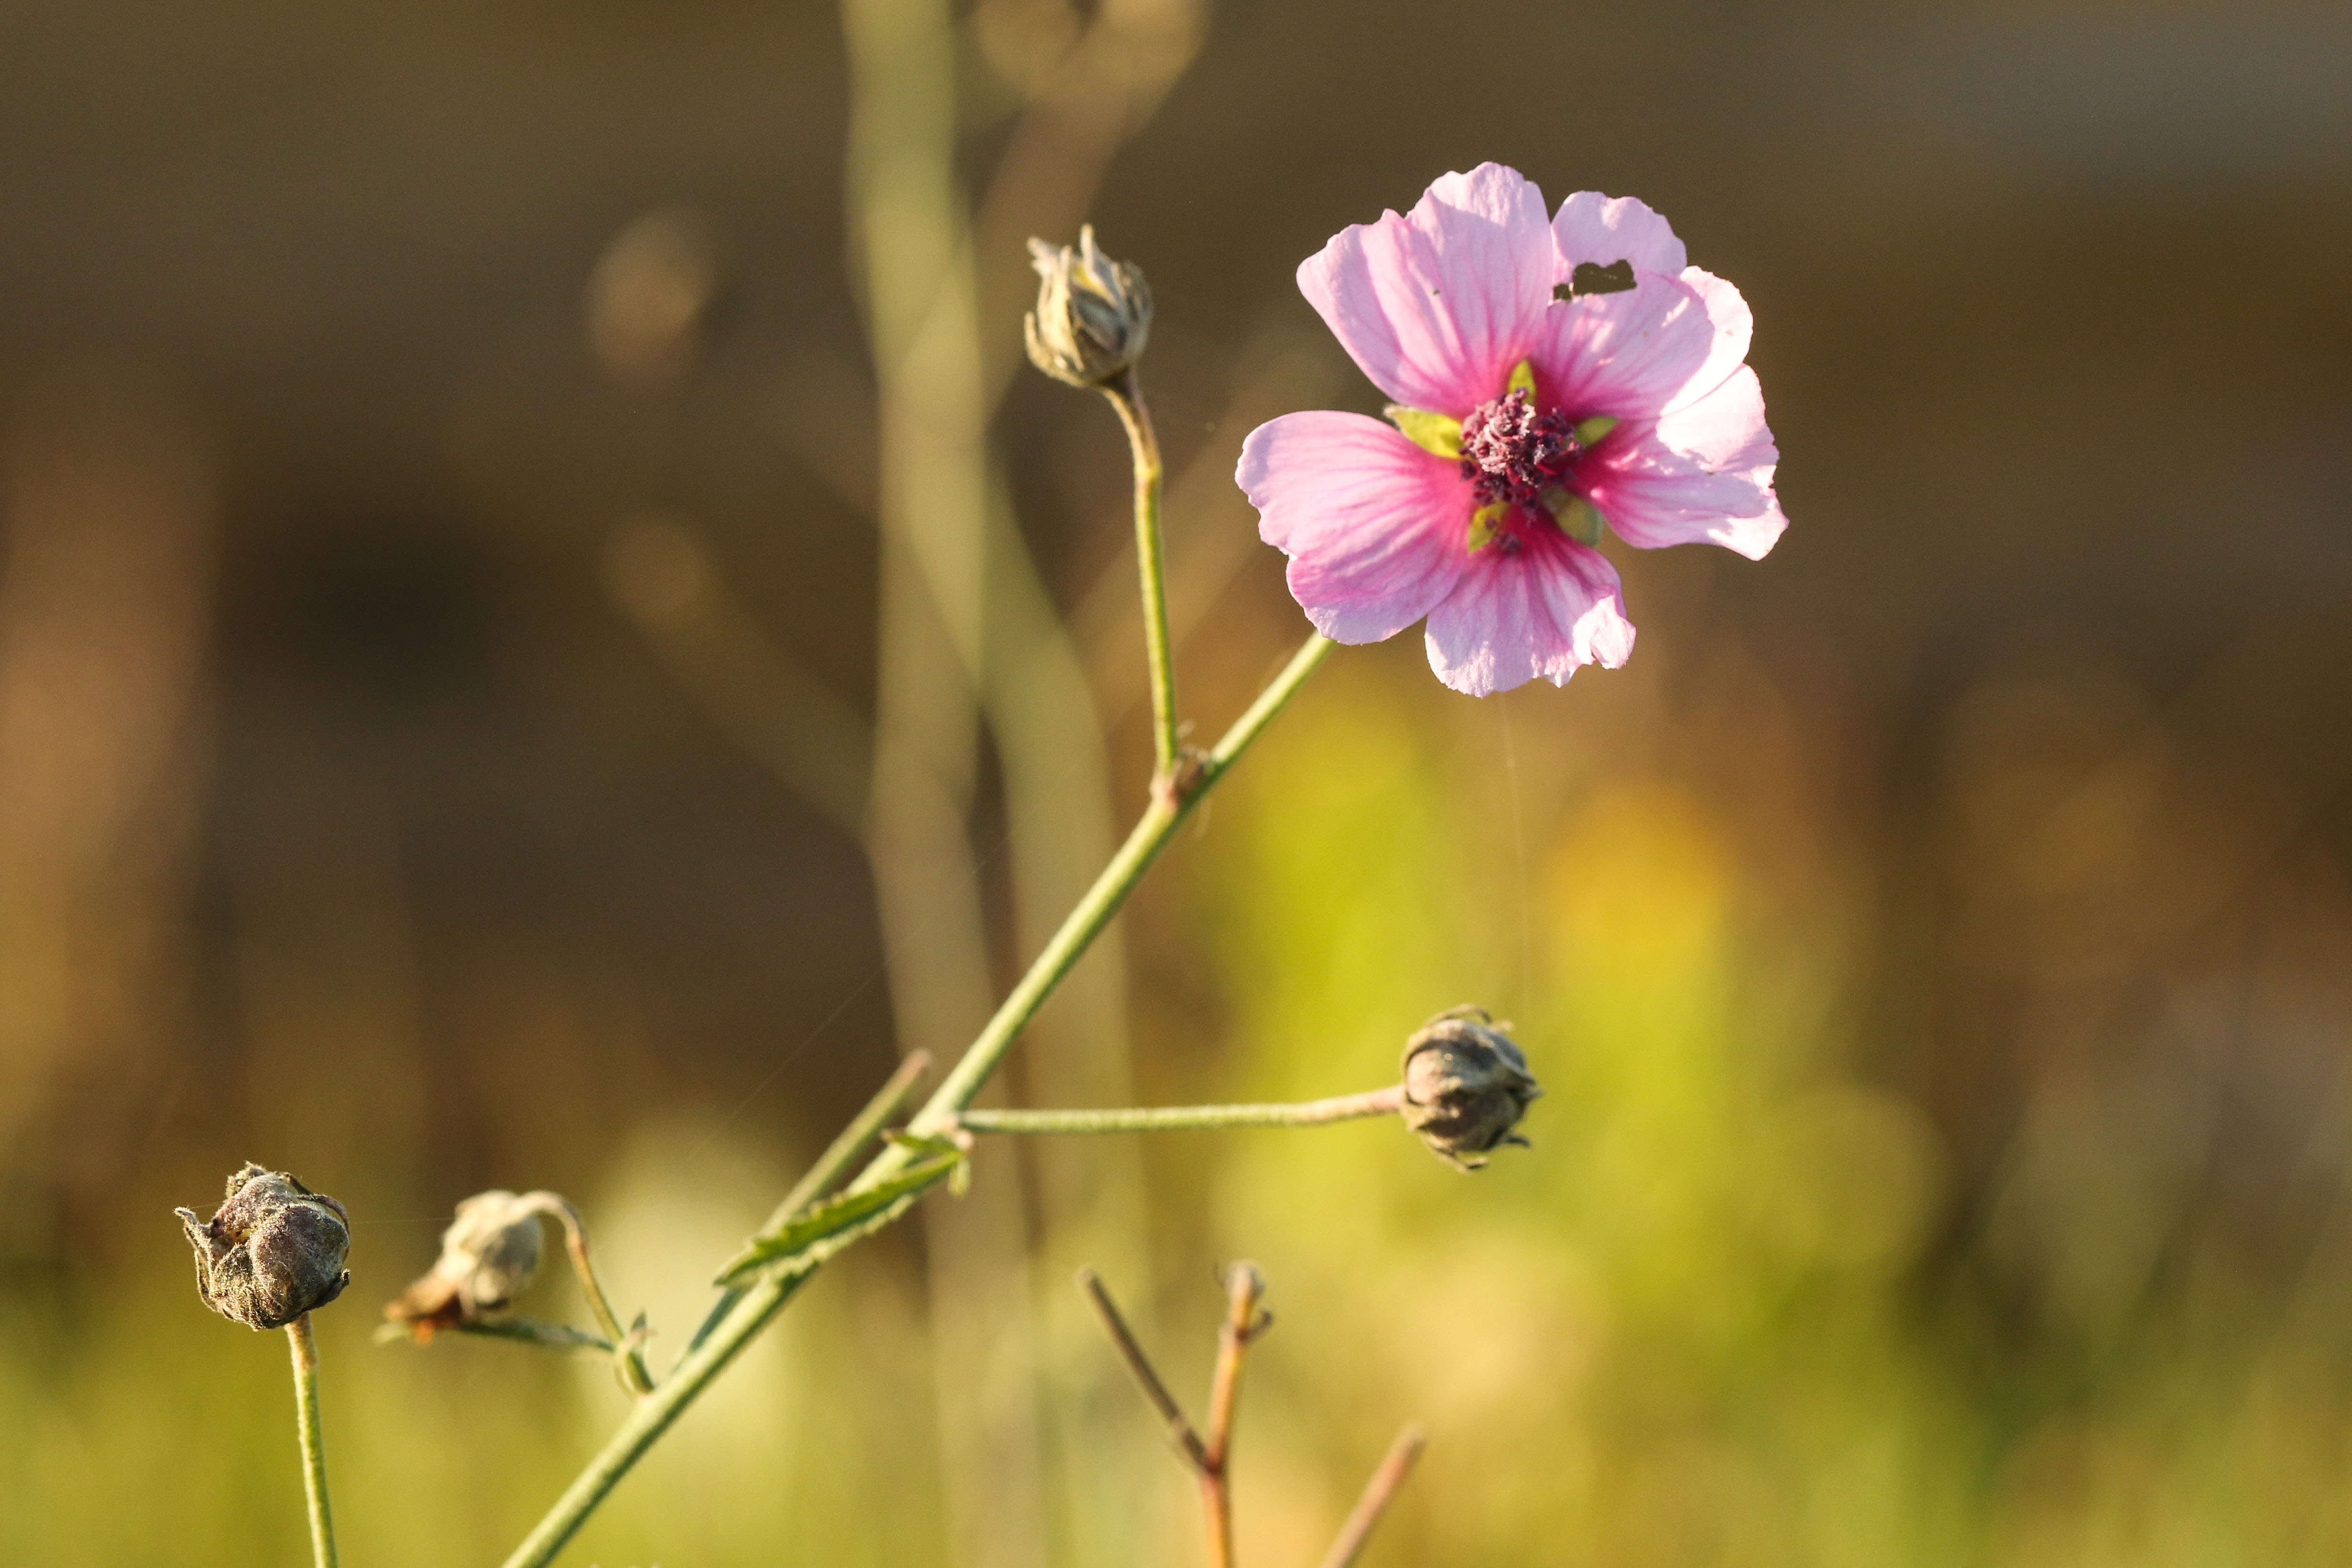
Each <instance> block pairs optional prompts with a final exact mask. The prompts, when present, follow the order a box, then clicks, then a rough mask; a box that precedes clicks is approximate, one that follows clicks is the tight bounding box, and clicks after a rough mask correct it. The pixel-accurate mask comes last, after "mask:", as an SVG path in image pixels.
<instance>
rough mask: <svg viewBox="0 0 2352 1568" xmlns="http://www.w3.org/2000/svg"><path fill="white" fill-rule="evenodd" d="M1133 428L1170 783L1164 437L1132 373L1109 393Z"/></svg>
mask: <svg viewBox="0 0 2352 1568" xmlns="http://www.w3.org/2000/svg"><path fill="white" fill-rule="evenodd" d="M1103 395H1104V396H1106V397H1108V398H1109V399H1110V405H1111V406H1112V407H1113V408H1115V409H1117V410H1118V422H1119V423H1120V424H1121V425H1124V426H1127V444H1128V447H1129V451H1130V452H1131V453H1132V454H1133V457H1134V460H1135V563H1136V566H1137V568H1138V570H1139V574H1140V575H1141V577H1142V582H1143V652H1144V658H1145V660H1146V662H1147V664H1148V666H1149V668H1150V672H1151V751H1152V757H1153V760H1154V763H1155V764H1156V766H1155V768H1154V770H1153V771H1154V773H1155V776H1157V777H1160V778H1166V777H1168V776H1169V774H1170V773H1171V771H1172V770H1173V769H1174V768H1175V766H1176V759H1177V754H1178V749H1179V748H1180V747H1181V745H1182V744H1183V736H1182V734H1181V732H1180V731H1179V729H1178V724H1177V718H1176V652H1175V647H1174V644H1173V643H1172V642H1171V640H1170V638H1169V636H1168V570H1167V566H1166V563H1165V560H1164V557H1165V554H1166V552H1165V551H1164V550H1163V549H1162V548H1161V544H1160V480H1161V478H1162V474H1161V468H1160V437H1158V436H1157V435H1156V434H1155V433H1154V432H1153V430H1152V428H1151V411H1150V409H1149V408H1147V407H1145V406H1144V403H1143V388H1142V386H1141V384H1139V383H1138V382H1137V380H1136V378H1135V372H1134V371H1133V370H1132V369H1129V370H1127V371H1125V372H1123V373H1121V374H1120V375H1119V378H1118V380H1117V381H1114V382H1112V383H1110V384H1108V385H1107V386H1105V387H1104V388H1103Z"/></svg>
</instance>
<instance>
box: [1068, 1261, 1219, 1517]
mask: <svg viewBox="0 0 2352 1568" xmlns="http://www.w3.org/2000/svg"><path fill="white" fill-rule="evenodd" d="M1078 1289H1081V1290H1084V1291H1085V1292H1086V1293H1087V1300H1089V1301H1092V1302H1093V1303H1094V1308H1095V1311H1096V1313H1097V1315H1099V1316H1100V1317H1101V1319H1102V1321H1103V1328H1104V1329H1105V1330H1106V1331H1108V1333H1109V1334H1110V1340H1111V1343H1112V1344H1114V1345H1116V1346H1118V1358H1119V1360H1121V1361H1123V1362H1125V1363H1127V1370H1128V1371H1129V1372H1130V1373H1134V1374H1135V1385H1136V1386H1137V1387H1138V1388H1139V1389H1141V1390H1142V1391H1143V1397H1144V1398H1146V1399H1148V1400H1150V1402H1151V1407H1152V1408H1153V1409H1154V1410H1157V1411H1158V1412H1160V1419H1161V1420H1162V1421H1165V1422H1166V1423H1167V1424H1168V1436H1170V1437H1171V1438H1172V1439H1173V1440H1174V1441H1175V1444H1176V1446H1177V1447H1179V1448H1181V1449H1182V1450H1183V1452H1184V1458H1185V1461H1186V1462H1187V1463H1188V1464H1190V1465H1191V1466H1192V1469H1193V1471H1194V1473H1196V1474H1199V1475H1206V1474H1208V1469H1209V1453H1208V1450H1207V1449H1206V1448H1205V1447H1202V1443H1201V1435H1200V1434H1199V1433H1198V1432H1195V1431H1193V1430H1192V1422H1190V1421H1188V1420H1186V1419H1185V1418H1184V1410H1183V1406H1181V1405H1178V1404H1177V1403H1176V1396H1175V1395H1174V1394H1171V1393H1169V1392H1168V1385H1167V1384H1165V1383H1163V1382H1161V1381H1160V1372H1159V1369H1158V1368H1156V1367H1154V1366H1153V1365H1152V1364H1151V1358H1150V1356H1148V1355H1146V1354H1144V1353H1143V1347H1142V1346H1141V1345H1139V1344H1138V1343H1137V1342H1136V1339H1135V1332H1134V1331H1133V1330H1131V1329H1129V1327H1128V1326H1127V1320H1126V1319H1125V1318H1123V1317H1121V1316H1120V1315H1119V1310H1118V1303H1116V1302H1114V1301H1113V1300H1111V1299H1110V1291H1109V1289H1108V1288H1107V1287H1106V1286H1105V1285H1104V1284H1103V1282H1102V1276H1100V1275H1098V1274H1097V1273H1096V1272H1095V1271H1094V1270H1093V1269H1091V1268H1081V1269H1079V1270H1078Z"/></svg>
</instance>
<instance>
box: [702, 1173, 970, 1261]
mask: <svg viewBox="0 0 2352 1568" xmlns="http://www.w3.org/2000/svg"><path fill="white" fill-rule="evenodd" d="M915 1142H929V1140H915ZM962 1163H964V1152H963V1151H962V1150H961V1149H958V1148H956V1147H955V1146H954V1145H952V1144H950V1145H949V1146H948V1148H947V1150H946V1152H943V1153H936V1154H932V1155H930V1156H929V1157H927V1158H925V1159H922V1160H919V1161H917V1162H916V1163H914V1164H912V1165H909V1166H908V1167H907V1169H905V1170H903V1171H901V1172H899V1173H898V1174H897V1175H895V1176H892V1177H891V1178H890V1179H889V1180H887V1181H884V1182H877V1183H876V1184H874V1185H873V1186H870V1187H866V1188H862V1189H859V1190H856V1191H852V1192H846V1193H841V1194H836V1195H835V1196H833V1197H829V1198H826V1199H825V1200H824V1202H822V1203H818V1204H813V1205H810V1206H809V1207H808V1208H807V1209H806V1210H805V1211H803V1213H802V1214H800V1215H797V1216H795V1217H794V1218H793V1219H792V1220H791V1221H789V1222H788V1223H787V1224H786V1225H785V1226H784V1227H783V1228H782V1230H779V1231H777V1232H776V1233H775V1234H774V1235H772V1236H763V1237H757V1238H756V1239H754V1240H753V1241H752V1243H751V1246H749V1247H745V1248H744V1249H743V1250H742V1251H741V1252H740V1253H738V1254H736V1256H735V1257H733V1258H730V1259H729V1260H728V1263H727V1266H726V1267H725V1268H721V1269H720V1270H719V1279H718V1281H717V1282H718V1283H719V1284H720V1285H722V1286H735V1285H742V1284H747V1283H749V1282H750V1280H751V1279H752V1277H753V1276H755V1275H758V1274H760V1273H761V1272H762V1271H764V1270H766V1269H768V1268H773V1267H775V1266H777V1265H778V1264H782V1263H786V1262H789V1261H792V1260H793V1259H794V1258H803V1257H808V1258H812V1259H813V1260H814V1261H823V1259H824V1258H825V1257H828V1256H830V1255H831V1254H832V1253H833V1252H835V1251H836V1250H838V1248H836V1247H826V1246H825V1245H824V1244H825V1243H827V1242H829V1241H834V1240H835V1239H836V1238H840V1239H842V1240H843V1245H846V1244H847V1241H848V1240H852V1239H855V1238H856V1237H858V1236H861V1235H863V1234H865V1232H866V1231H867V1230H870V1229H872V1228H874V1227H875V1226H877V1225H878V1224H879V1223H880V1219H879V1216H880V1215H883V1214H884V1213H885V1212H886V1211H887V1210H888V1209H889V1208H891V1207H892V1206H893V1205H896V1204H897V1203H898V1200H899V1199H901V1198H904V1197H907V1196H908V1195H910V1194H915V1193H919V1192H921V1191H922V1190H923V1189H924V1188H925V1187H928V1186H929V1185H931V1184H933V1183H935V1182H937V1181H939V1180H940V1178H941V1177H943V1176H951V1175H953V1174H954V1173H955V1170H956V1168H957V1167H958V1166H960V1165H961V1164H962Z"/></svg>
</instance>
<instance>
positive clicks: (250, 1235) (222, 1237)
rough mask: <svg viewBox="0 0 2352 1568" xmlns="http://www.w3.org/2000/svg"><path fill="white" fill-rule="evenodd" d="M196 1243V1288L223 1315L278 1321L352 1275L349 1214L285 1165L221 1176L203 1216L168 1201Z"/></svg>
mask: <svg viewBox="0 0 2352 1568" xmlns="http://www.w3.org/2000/svg"><path fill="white" fill-rule="evenodd" d="M173 1213H175V1214H177V1215H179V1216H180V1223H181V1225H182V1226H184V1227H185V1228H186V1230H187V1233H188V1245H189V1246H190V1247H194V1249H195V1255H196V1293H197V1294H198V1295H200V1296H202V1297H203V1298H204V1300H205V1306H207V1307H210V1308H211V1309H212V1310H214V1311H215V1312H218V1313H219V1314H220V1315H221V1316H222V1317H224V1318H227V1319H230V1320H232V1321H236V1322H240V1323H243V1324H245V1325H246V1326H247V1328H251V1329H282V1328H284V1327H285V1326H286V1325H287V1324H289V1323H290V1322H292V1321H294V1320H295V1319H297V1318H299V1317H300V1316H301V1315H302V1314H303V1313H305V1312H308V1311H310V1310H313V1309H315V1308H319V1307H323V1306H325V1305H326V1304H327V1303H328V1302H330V1301H331V1300H334V1299H335V1298H336V1297H338V1296H340V1295H341V1294H342V1293H343V1287H344V1286H346V1285H348V1284H350V1283H351V1282H352V1276H351V1270H349V1269H348V1268H344V1267H343V1260H344V1258H347V1257H349V1256H350V1254H351V1249H352V1229H351V1216H350V1215H348V1214H346V1213H345V1212H344V1210H343V1205H341V1204H340V1203H337V1202H336V1201H335V1200H334V1199H332V1198H331V1197H329V1196H327V1195H326V1194H324V1193H314V1192H312V1191H311V1190H310V1188H308V1187H306V1186H304V1185H303V1184H301V1183H300V1182H299V1181H298V1180H296V1179H295V1177H294V1175H293V1174H292V1173H290V1172H287V1171H266V1170H264V1169H262V1168H261V1167H260V1166H259V1165H255V1164H250V1163H248V1164H247V1165H246V1166H245V1168H244V1169H242V1170H240V1171H238V1172H237V1173H236V1174H235V1175H232V1176H231V1177H229V1179H228V1194H227V1197H226V1201H225V1202H223V1203H222V1205H221V1206H220V1207H219V1208H218V1209H217V1210H215V1212H214V1214H213V1217H212V1218H211V1219H209V1220H202V1219H199V1218H197V1217H196V1213H195V1211H194V1209H175V1210H173Z"/></svg>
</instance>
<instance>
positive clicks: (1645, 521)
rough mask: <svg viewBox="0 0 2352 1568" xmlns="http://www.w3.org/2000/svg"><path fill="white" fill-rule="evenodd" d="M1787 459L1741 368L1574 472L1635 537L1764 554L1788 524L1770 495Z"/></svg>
mask: <svg viewBox="0 0 2352 1568" xmlns="http://www.w3.org/2000/svg"><path fill="white" fill-rule="evenodd" d="M1779 463H1780V449H1779V448H1778V447H1775V446H1774V445H1773V444H1772V432H1771V429H1770V427H1769V426H1767V425H1766V424H1765V423H1764V390H1763V387H1762V386H1761V385H1760V384H1759V383H1758V381H1757V379H1756V373H1755V372H1754V371H1753V370H1750V369H1748V367H1747V366H1745V365H1742V366H1741V367H1740V368H1739V369H1738V370H1737V371H1735V372H1734V373H1733V374H1732V375H1731V378H1730V379H1729V380H1728V381H1726V382H1725V383H1724V384H1722V385H1721V386H1719V387H1717V388H1716V389H1715V391H1713V392H1711V393H1709V394H1708V395H1706V396H1705V397H1703V398H1701V399H1699V400H1698V401H1697V402H1696V403H1694V404H1692V405H1689V406H1688V407H1685V408H1682V409H1678V410H1676V411H1675V412H1674V413H1672V414H1668V415H1666V416H1664V418H1661V419H1659V420H1657V421H1656V422H1655V423H1654V424H1651V425H1636V426H1619V427H1618V428H1617V429H1615V430H1613V431H1612V432H1611V433H1610V436H1609V438H1608V439H1607V440H1605V441H1603V442H1602V443H1601V445H1600V446H1599V447H1597V448H1595V449H1594V451H1593V453H1592V455H1591V458H1587V459H1586V461H1585V463H1584V464H1583V466H1581V467H1580V468H1579V469H1578V470H1577V479H1578V482H1579V484H1580V486H1581V487H1582V489H1583V490H1584V492H1585V494H1586V495H1587V496H1588V497H1590V498H1591V501H1592V504H1593V505H1595V506H1597V507H1599V508H1600V509H1601V515H1602V516H1603V517H1605V518H1607V519H1608V520H1609V526H1610V527H1611V528H1612V529H1614V530H1615V531H1617V535H1618V537H1619V538H1621V539H1622V540H1624V541H1625V542H1626V543H1628V544H1633V545H1638V546H1639V547H1641V548H1642V549H1643V550H1655V549H1658V548H1660V547H1661V546H1664V545H1668V544H1697V543H1710V544H1720V545H1723V546H1724V547H1725V548H1727V549H1729V550H1736V551H1738V552H1739V553H1740V554H1742V555H1745V556H1747V557H1748V559H1749V560H1751V561H1760V560H1762V559H1763V558H1764V556H1765V555H1766V554H1767V553H1768V552H1770V550H1771V548H1772V545H1773V542H1775V541H1776V540H1778V539H1779V538H1780V533H1781V531H1782V530H1783V529H1785V528H1787V527H1788V526H1789V520H1788V519H1787V518H1786V517H1784V516H1782V515H1781V512H1780V500H1779V499H1778V498H1777V497H1776V496H1774V495H1773V493H1772V471H1773V469H1774V468H1776V467H1777V466H1778V465H1779Z"/></svg>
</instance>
